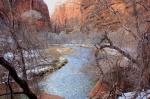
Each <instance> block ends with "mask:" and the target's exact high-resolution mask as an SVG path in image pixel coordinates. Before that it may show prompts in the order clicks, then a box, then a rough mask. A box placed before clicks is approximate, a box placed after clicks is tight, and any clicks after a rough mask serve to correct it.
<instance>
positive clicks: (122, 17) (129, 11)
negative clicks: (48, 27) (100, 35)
mask: <svg viewBox="0 0 150 99" xmlns="http://www.w3.org/2000/svg"><path fill="white" fill-rule="evenodd" d="M149 8H150V1H149V0H144V1H143V0H140V1H137V2H135V1H132V0H88V1H87V0H67V2H66V3H65V4H62V5H60V6H58V7H57V8H56V10H55V12H54V14H53V15H52V26H53V31H54V32H57V33H58V32H60V31H62V30H65V29H66V31H67V32H72V31H74V29H78V30H80V31H82V32H83V33H91V32H100V31H102V30H106V29H107V30H109V31H117V30H118V29H119V28H121V27H123V28H124V29H125V30H132V29H135V28H136V24H137V23H136V22H137V21H140V20H137V19H136V15H138V18H141V19H143V20H144V19H145V20H146V19H149V18H150V16H149Z"/></svg>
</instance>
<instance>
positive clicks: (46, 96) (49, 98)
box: [38, 93, 64, 99]
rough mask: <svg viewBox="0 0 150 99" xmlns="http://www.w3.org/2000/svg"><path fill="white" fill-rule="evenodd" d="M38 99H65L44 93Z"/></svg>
mask: <svg viewBox="0 0 150 99" xmlns="http://www.w3.org/2000/svg"><path fill="white" fill-rule="evenodd" d="M38 99H64V98H62V97H60V96H57V95H50V94H47V93H42V94H41V96H39V97H38Z"/></svg>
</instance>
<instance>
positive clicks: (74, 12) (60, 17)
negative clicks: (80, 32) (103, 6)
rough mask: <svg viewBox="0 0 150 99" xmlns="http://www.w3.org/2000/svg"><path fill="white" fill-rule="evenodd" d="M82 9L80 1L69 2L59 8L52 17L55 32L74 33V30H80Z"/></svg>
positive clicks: (68, 0)
mask: <svg viewBox="0 0 150 99" xmlns="http://www.w3.org/2000/svg"><path fill="white" fill-rule="evenodd" d="M80 9H81V5H80V0H72V1H70V0H67V1H66V3H65V4H62V5H60V6H58V7H57V8H56V9H55V11H54V13H53V15H52V16H51V19H52V20H51V22H52V28H53V31H54V32H57V33H59V32H60V31H62V30H66V31H67V32H72V31H73V30H74V28H80V19H81V11H80Z"/></svg>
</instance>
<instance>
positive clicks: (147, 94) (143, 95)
mask: <svg viewBox="0 0 150 99" xmlns="http://www.w3.org/2000/svg"><path fill="white" fill-rule="evenodd" d="M135 94H136V92H127V93H123V94H122V96H120V97H119V98H118V99H132V98H133V97H134V95H135ZM148 98H150V90H148V91H142V92H140V93H139V94H138V96H137V97H136V99H148Z"/></svg>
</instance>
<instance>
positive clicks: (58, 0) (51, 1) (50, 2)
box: [44, 0, 66, 14]
mask: <svg viewBox="0 0 150 99" xmlns="http://www.w3.org/2000/svg"><path fill="white" fill-rule="evenodd" d="M44 2H45V3H46V4H47V6H48V9H49V12H50V14H52V13H53V12H54V10H55V7H56V5H60V4H62V3H64V2H66V0H44Z"/></svg>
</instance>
